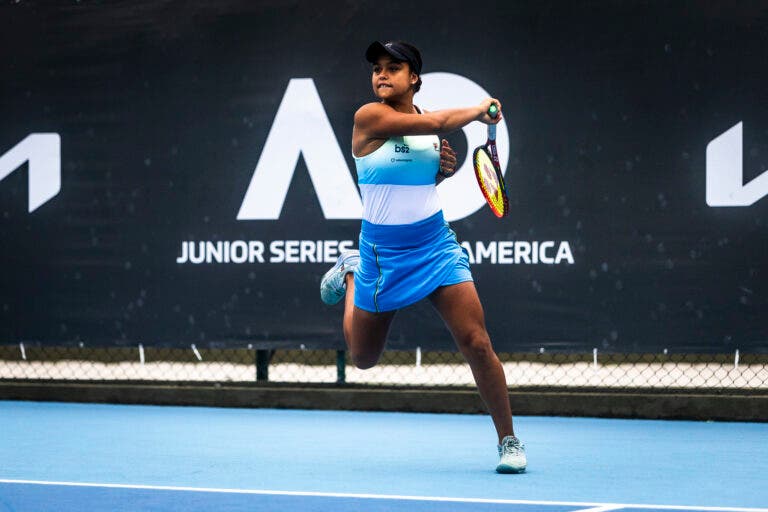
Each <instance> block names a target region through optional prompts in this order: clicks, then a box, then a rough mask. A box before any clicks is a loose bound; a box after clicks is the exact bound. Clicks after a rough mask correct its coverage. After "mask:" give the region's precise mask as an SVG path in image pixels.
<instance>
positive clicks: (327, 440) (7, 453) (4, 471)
mask: <svg viewBox="0 0 768 512" xmlns="http://www.w3.org/2000/svg"><path fill="white" fill-rule="evenodd" d="M515 428H516V430H517V433H518V435H519V436H520V437H521V439H522V440H523V441H524V442H525V444H526V446H527V453H528V460H529V470H528V472H527V473H525V474H523V475H498V474H496V473H495V472H494V470H493V469H494V467H495V464H496V461H497V455H496V446H495V435H494V432H493V428H492V425H491V422H490V419H489V418H488V417H486V416H471V415H447V414H446V415H436V414H404V413H365V412H338V411H296V410H265V409H217V408H198V407H155V406H116V405H95V404H60V403H29V402H0V429H2V432H1V434H0V479H11V480H43V481H67V482H73V481H74V482H99V483H118V484H138V485H163V486H185V487H206V488H237V489H261V490H283V491H310V492H325V493H352V494H378V495H414V496H445V497H462V498H485V499H512V500H537V501H568V502H574V501H577V502H600V503H631V504H653V505H693V506H730V507H766V506H768V486H766V480H765V475H766V474H768V425H766V424H754V423H751V424H750V423H698V422H682V421H681V422H665V421H647V420H608V419H589V418H543V417H518V418H516V420H515ZM18 487H19V486H16V489H18ZM9 489H10V486H8V485H5V486H3V487H0V500H2V499H5V498H7V496H8V494H9V493H10V492H11V491H10V490H9ZM132 491H133V492H136V493H138V494H137V496H138V495H142V496H143V494H142V493H141V492H139V490H132ZM14 492H17V493H22V494H25V495H26V496H28V495H29V493H30V491H25V490H23V489H22V490H17V491H14ZM58 492H63V493H70V495H72V496H75V498H73V499H76V496H77V495H78V492H82V493H93V492H94V491H93V490H92V489H88V490H86V491H82V489H81V490H80V491H77V490H76V491H71V490H66V491H53V490H50V489H48V490H41V488H38V489H37V490H34V491H31V494H33V495H39V496H40V499H41V500H45V499H46V498H45V496H46V495H49V496H50V495H51V494H52V493H58ZM110 492H112V491H110V490H104V493H105V494H106V495H109V494H110ZM146 493H147V494H154V495H157V496H159V493H160V491H146ZM81 495H82V494H81ZM227 496H229V495H227ZM105 499H106V498H105ZM137 499H138V498H137ZM141 499H144V498H141ZM217 499H223V498H222V497H221V495H218V496H217ZM227 499H229V498H227ZM232 499H236V498H232ZM286 499H288V497H286ZM295 499H299V500H307V501H306V504H307V506H303V505H302V506H300V507H299V506H298V505H297V506H296V508H297V509H301V510H312V509H311V508H308V507H310V504H309V503H310V501H311V500H309V499H307V498H295ZM318 500H319V502H322V501H323V500H322V499H319V498H318ZM171 501H173V500H171ZM0 502H1V501H0ZM209 506H210V505H209ZM287 506H288V505H286V507H287ZM311 506H315V505H311ZM317 506H319V507H321V508H322V507H323V506H324V505H322V503H321V504H319V505H317ZM344 506H346V505H344ZM233 507H234V505H233ZM291 507H293V505H291ZM515 507H519V506H518V505H516V506H515ZM321 508H318V509H317V510H320V509H321ZM209 509H210V508H209ZM232 509H233V510H237V508H232ZM333 509H334V510H344V509H341V508H339V507H338V506H334V507H333ZM410 509H411V510H417V509H415V508H413V507H411V508H410ZM504 509H505V510H509V506H506V507H505V508H504ZM24 510H27V509H24ZM30 510H31V509H30ZM40 510H43V509H40ZM56 510H65V509H62V508H56ZM73 510H74V509H73ZM167 510H175V509H173V508H167ZM184 510H194V509H191V508H189V507H187V508H185V509H184ZM249 510H258V509H254V508H252V506H251V508H249ZM419 510H420V509H419ZM424 510H444V509H424ZM468 510H469V509H468ZM471 510H483V509H480V508H472V509H471ZM490 510H494V509H490ZM550 512H551V510H550Z"/></svg>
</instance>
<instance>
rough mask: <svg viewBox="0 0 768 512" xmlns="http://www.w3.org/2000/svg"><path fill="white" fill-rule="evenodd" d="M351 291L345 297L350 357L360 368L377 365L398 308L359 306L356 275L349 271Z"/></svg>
mask: <svg viewBox="0 0 768 512" xmlns="http://www.w3.org/2000/svg"><path fill="white" fill-rule="evenodd" d="M345 279H346V286H347V295H346V297H345V298H344V339H345V340H346V342H347V349H348V350H349V355H350V358H351V359H352V362H353V363H354V365H355V366H357V367H358V368H360V369H367V368H371V367H373V366H375V365H376V363H377V362H378V361H379V358H380V357H381V354H382V352H383V351H384V345H385V344H386V342H387V334H388V333H389V327H390V325H392V319H393V318H394V317H395V313H396V312H395V311H388V312H386V313H371V312H370V311H365V310H363V309H360V308H358V307H357V306H355V278H354V275H353V274H352V273H349V274H347V275H346V278H345Z"/></svg>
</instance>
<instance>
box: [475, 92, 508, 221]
mask: <svg viewBox="0 0 768 512" xmlns="http://www.w3.org/2000/svg"><path fill="white" fill-rule="evenodd" d="M488 115H489V116H491V117H493V118H495V117H496V116H497V115H499V108H498V107H497V106H496V105H495V104H492V105H491V107H490V108H489V109H488ZM472 161H473V163H474V167H475V178H477V184H478V185H480V191H481V192H482V193H483V197H485V200H486V202H487V203H488V206H490V207H491V211H492V212H493V214H494V215H495V216H497V217H499V218H501V217H504V216H505V215H507V214H508V213H509V199H508V198H507V187H506V185H505V183H504V177H503V176H502V175H501V166H500V165H499V154H498V151H496V125H495V124H489V125H488V140H487V141H486V142H485V144H484V145H482V146H478V147H476V148H475V151H474V153H473V154H472Z"/></svg>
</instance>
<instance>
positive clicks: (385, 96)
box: [320, 41, 526, 473]
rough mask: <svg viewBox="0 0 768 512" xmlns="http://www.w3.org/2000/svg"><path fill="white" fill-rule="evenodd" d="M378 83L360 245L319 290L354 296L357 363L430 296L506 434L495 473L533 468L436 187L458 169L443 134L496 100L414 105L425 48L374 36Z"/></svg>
mask: <svg viewBox="0 0 768 512" xmlns="http://www.w3.org/2000/svg"><path fill="white" fill-rule="evenodd" d="M365 57H366V59H367V60H368V61H369V62H370V63H371V64H373V73H372V75H371V85H372V86H373V92H374V94H375V95H376V97H377V98H378V99H379V101H377V102H374V103H368V104H367V105H363V106H362V107H360V109H359V110H358V111H357V112H356V113H355V124H354V129H353V131H352V153H353V155H354V157H355V164H356V166H357V178H358V184H359V185H360V193H361V195H362V201H363V220H362V228H361V231H360V250H359V251H348V252H345V253H344V254H342V255H341V256H340V257H339V259H338V261H337V262H336V265H334V267H333V268H332V269H331V270H329V271H328V272H327V273H326V274H325V276H323V279H322V282H321V284H320V295H321V298H322V300H323V301H324V302H325V303H327V304H336V303H338V302H339V301H340V300H341V299H342V297H344V296H345V294H346V300H345V309H344V322H343V325H344V338H345V339H346V342H347V347H348V348H349V354H350V356H351V358H352V361H353V362H354V364H355V365H356V366H357V367H358V368H362V369H366V368H371V367H372V366H374V365H375V364H376V363H377V361H378V360H379V357H380V356H381V353H382V351H383V350H384V344H385V342H386V337H387V333H388V332H389V327H390V325H391V324H392V319H393V318H394V316H395V313H396V312H397V310H399V309H401V308H404V307H406V306H409V305H411V304H414V303H416V302H418V301H419V300H421V299H424V298H427V297H428V298H429V300H430V301H431V302H432V304H433V305H434V307H435V309H437V311H438V313H439V314H440V316H441V317H442V318H443V320H444V322H445V324H446V325H447V327H448V329H449V330H450V332H451V334H452V335H453V338H454V340H455V341H456V344H457V345H458V348H459V350H460V351H461V353H462V354H463V356H464V357H465V358H466V360H467V361H468V363H469V365H470V367H471V369H472V374H473V375H474V378H475V382H476V383H477V386H478V389H479V391H480V395H481V397H482V398H483V400H484V401H485V404H486V405H487V407H488V410H489V411H490V413H491V417H492V418H493V423H494V426H495V427H496V431H497V433H498V437H499V444H498V452H499V456H500V462H499V464H498V466H497V467H496V471H498V472H500V473H519V472H522V471H525V467H526V457H525V451H524V447H523V445H522V444H521V443H520V441H519V440H518V439H517V437H515V435H514V432H513V429H512V412H511V409H510V404H509V395H508V391H507V383H506V379H505V377H504V370H503V368H502V366H501V362H500V361H499V358H498V357H497V356H496V353H495V352H494V350H493V348H492V346H491V340H490V338H489V336H488V332H487V331H486V328H485V319H484V316H483V308H482V305H481V304H480V299H479V297H478V295H477V291H476V290H475V285H474V283H473V281H472V274H471V272H470V269H469V260H468V257H467V254H466V253H465V252H464V251H463V250H462V248H461V246H460V245H459V243H458V241H457V240H456V235H455V233H454V232H453V231H452V230H451V229H450V228H449V226H448V223H447V222H446V221H445V220H444V218H443V211H442V208H441V206H440V204H439V199H438V196H437V190H436V184H437V182H439V180H442V179H443V178H447V177H450V176H451V175H452V174H453V173H454V172H455V170H456V155H455V153H454V152H453V150H452V149H451V148H450V146H449V145H448V143H447V141H445V140H444V141H443V144H442V149H441V144H440V140H439V138H438V137H437V136H436V135H435V134H436V133H443V132H451V131H454V130H458V129H459V128H461V127H462V126H464V125H467V124H469V123H471V122H473V121H480V122H482V123H485V124H492V123H498V122H499V121H500V120H501V116H500V115H499V116H497V117H496V118H491V117H490V116H489V115H488V109H489V108H490V106H491V104H492V103H493V104H496V106H497V107H498V108H499V110H501V105H500V104H499V102H498V100H495V99H492V98H489V99H486V100H485V101H483V102H482V103H480V104H479V105H477V106H474V107H466V108H456V109H447V110H440V111H436V112H426V111H424V110H422V109H419V108H418V107H417V106H416V105H414V104H413V95H414V94H415V93H416V92H417V91H418V90H419V88H420V87H421V78H420V74H421V67H422V61H421V54H420V52H419V50H418V49H416V48H415V47H414V46H412V45H410V44H408V43H404V42H401V41H395V42H388V43H385V44H382V43H379V42H374V43H373V44H371V45H370V46H369V47H368V50H367V51H366V53H365Z"/></svg>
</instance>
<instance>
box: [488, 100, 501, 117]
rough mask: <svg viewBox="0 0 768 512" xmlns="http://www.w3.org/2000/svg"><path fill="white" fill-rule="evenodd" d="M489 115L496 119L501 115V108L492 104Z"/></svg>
mask: <svg viewBox="0 0 768 512" xmlns="http://www.w3.org/2000/svg"><path fill="white" fill-rule="evenodd" d="M488 115H489V116H491V117H492V118H494V119H495V118H496V116H497V115H499V107H497V106H496V104H495V103H491V106H490V107H489V108H488Z"/></svg>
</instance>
